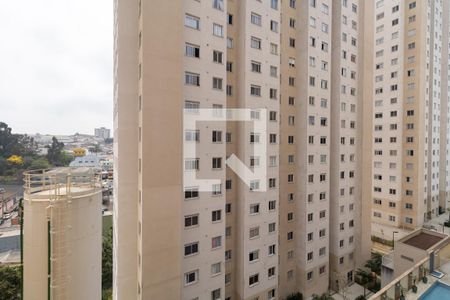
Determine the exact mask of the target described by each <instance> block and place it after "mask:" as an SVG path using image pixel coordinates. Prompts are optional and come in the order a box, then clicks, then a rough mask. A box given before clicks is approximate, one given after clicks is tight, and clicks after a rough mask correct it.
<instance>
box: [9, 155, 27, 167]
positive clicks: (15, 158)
mask: <svg viewBox="0 0 450 300" xmlns="http://www.w3.org/2000/svg"><path fill="white" fill-rule="evenodd" d="M6 161H8V162H9V163H10V164H13V165H23V158H22V156H19V155H11V156H10V157H8V159H7V160H6Z"/></svg>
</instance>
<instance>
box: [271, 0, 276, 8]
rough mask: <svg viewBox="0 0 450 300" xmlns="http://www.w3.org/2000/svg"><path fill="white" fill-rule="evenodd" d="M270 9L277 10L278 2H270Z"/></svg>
mask: <svg viewBox="0 0 450 300" xmlns="http://www.w3.org/2000/svg"><path fill="white" fill-rule="evenodd" d="M270 7H271V8H273V9H275V10H278V0H270Z"/></svg>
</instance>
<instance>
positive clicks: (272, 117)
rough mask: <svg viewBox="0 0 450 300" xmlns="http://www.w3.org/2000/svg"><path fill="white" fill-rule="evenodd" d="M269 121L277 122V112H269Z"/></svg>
mask: <svg viewBox="0 0 450 300" xmlns="http://www.w3.org/2000/svg"><path fill="white" fill-rule="evenodd" d="M269 120H270V121H276V120H277V112H276V111H270V112H269Z"/></svg>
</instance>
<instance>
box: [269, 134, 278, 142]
mask: <svg viewBox="0 0 450 300" xmlns="http://www.w3.org/2000/svg"><path fill="white" fill-rule="evenodd" d="M269 142H270V143H271V144H276V143H277V135H276V134H275V133H271V134H269Z"/></svg>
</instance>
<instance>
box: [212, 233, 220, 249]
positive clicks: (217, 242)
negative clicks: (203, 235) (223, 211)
mask: <svg viewBox="0 0 450 300" xmlns="http://www.w3.org/2000/svg"><path fill="white" fill-rule="evenodd" d="M220 247H222V237H221V236H216V237H213V238H212V239H211V248H212V249H217V248H220Z"/></svg>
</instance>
